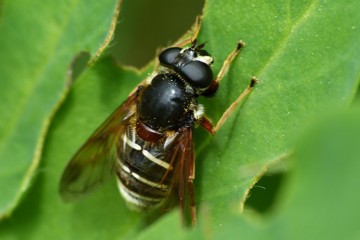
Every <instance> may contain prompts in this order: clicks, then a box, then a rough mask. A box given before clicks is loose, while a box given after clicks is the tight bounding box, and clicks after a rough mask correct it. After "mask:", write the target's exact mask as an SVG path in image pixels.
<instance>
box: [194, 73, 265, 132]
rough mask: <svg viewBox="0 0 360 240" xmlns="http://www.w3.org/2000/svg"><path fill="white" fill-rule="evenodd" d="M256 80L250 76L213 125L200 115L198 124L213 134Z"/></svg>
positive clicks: (249, 90)
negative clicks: (244, 86)
mask: <svg viewBox="0 0 360 240" xmlns="http://www.w3.org/2000/svg"><path fill="white" fill-rule="evenodd" d="M257 82H258V80H257V79H256V78H255V77H253V78H251V81H250V85H249V86H248V87H247V88H246V89H245V90H244V91H243V92H242V93H241V94H240V96H239V97H238V98H237V99H236V100H235V101H234V102H233V103H232V104H231V105H230V106H229V107H228V108H227V109H226V110H225V112H224V113H223V115H222V116H221V118H220V119H219V121H218V122H217V123H216V125H215V126H214V125H213V124H212V123H211V121H210V120H209V119H208V118H207V117H206V116H202V117H201V118H200V119H199V120H198V122H199V123H200V125H201V126H202V127H203V128H204V129H205V130H207V131H208V132H209V133H211V134H213V135H214V134H215V133H216V132H217V131H218V130H219V129H220V128H221V126H222V125H223V124H224V123H225V122H226V120H227V119H228V118H229V117H230V115H231V114H232V113H233V112H234V110H235V109H236V107H237V106H238V105H239V103H240V102H241V101H242V100H243V99H244V98H245V97H246V96H247V95H249V93H250V92H251V90H252V89H253V88H254V86H255V84H256V83H257Z"/></svg>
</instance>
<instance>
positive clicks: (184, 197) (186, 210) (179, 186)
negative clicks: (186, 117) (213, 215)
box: [168, 128, 196, 225]
mask: <svg viewBox="0 0 360 240" xmlns="http://www.w3.org/2000/svg"><path fill="white" fill-rule="evenodd" d="M171 152H172V156H169V157H171V158H173V159H174V161H172V162H174V163H176V164H175V166H174V174H173V182H172V187H171V192H170V195H171V196H169V200H168V201H169V202H170V201H174V198H175V200H176V202H178V203H179V204H180V210H181V213H182V218H183V221H184V223H185V224H187V223H188V221H187V219H188V218H190V220H191V225H195V223H196V206H195V192H194V184H193V180H194V178H195V156H194V144H193V141H192V129H191V128H186V129H182V130H180V132H179V136H178V138H177V142H176V144H175V145H174V149H173V151H171ZM168 204H169V203H168Z"/></svg>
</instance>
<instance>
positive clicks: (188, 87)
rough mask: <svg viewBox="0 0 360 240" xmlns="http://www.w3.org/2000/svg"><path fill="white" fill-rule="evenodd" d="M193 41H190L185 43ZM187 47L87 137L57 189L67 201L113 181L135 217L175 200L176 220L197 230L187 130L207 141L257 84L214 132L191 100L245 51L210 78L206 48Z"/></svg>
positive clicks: (168, 54) (172, 53)
mask: <svg viewBox="0 0 360 240" xmlns="http://www.w3.org/2000/svg"><path fill="white" fill-rule="evenodd" d="M192 39H195V38H192ZM192 39H189V40H187V41H184V42H183V43H182V44H181V45H185V44H186V45H187V44H189V43H190V44H191V45H190V46H189V47H182V46H176V47H170V48H167V49H165V50H164V51H162V52H161V53H160V55H159V62H160V67H159V69H158V70H156V71H154V73H153V74H151V75H149V77H148V78H147V79H145V80H144V81H143V82H142V83H140V84H139V85H138V87H137V88H136V90H134V91H133V92H132V93H131V94H130V95H129V97H128V99H127V100H126V101H125V102H124V103H123V104H122V105H120V107H118V108H117V109H116V110H115V111H114V112H113V113H112V114H111V115H110V117H109V118H108V119H107V120H106V121H105V122H104V123H103V124H102V125H101V126H100V127H99V128H98V129H97V130H96V131H95V132H94V133H93V134H92V135H91V136H90V138H89V139H88V140H87V142H85V144H84V145H83V146H82V147H81V148H80V149H79V150H78V152H77V153H76V154H75V155H74V156H73V158H72V159H71V161H70V162H69V163H68V165H67V167H66V169H65V171H64V173H63V175H62V178H61V184H60V193H61V196H62V198H63V199H64V200H65V201H67V200H71V199H72V198H75V197H77V196H78V195H82V194H83V193H86V192H88V191H90V190H92V189H93V188H95V187H96V186H98V185H99V184H100V183H101V182H102V181H103V180H104V179H105V178H106V177H107V176H109V175H111V174H116V175H117V180H118V186H119V190H120V192H121V194H122V196H123V197H124V199H125V200H126V201H127V202H128V204H129V205H130V206H131V207H133V208H135V209H139V210H146V209H151V208H155V207H157V206H159V205H161V204H163V203H164V201H166V199H168V198H169V197H170V196H173V195H175V196H176V197H177V199H178V201H179V204H180V207H181V210H182V214H183V218H184V219H185V214H186V213H188V214H190V217H191V223H192V224H193V225H194V224H195V223H196V208H195V197H194V185H193V180H194V178H195V165H194V164H195V158H194V145H193V142H192V129H193V127H194V126H195V125H200V126H201V127H203V128H204V129H205V130H207V131H208V132H210V133H211V134H214V133H216V131H217V130H218V129H219V128H220V127H221V126H222V125H223V123H224V122H225V120H226V119H227V118H228V116H229V115H230V114H231V113H232V112H233V110H234V109H235V108H236V106H237V105H238V104H239V103H240V102H241V100H242V99H243V98H244V97H245V96H246V95H247V94H248V93H249V92H250V91H251V89H252V88H253V87H254V85H255V83H256V79H255V78H252V79H251V83H250V85H249V86H248V87H247V88H246V89H245V90H244V92H243V93H242V94H241V95H240V96H239V97H238V98H237V99H236V100H235V101H234V102H233V103H232V104H231V106H230V107H229V108H228V109H227V110H226V111H225V112H224V114H223V115H222V117H221V118H220V120H219V121H218V123H217V124H216V125H213V124H212V123H211V121H210V120H209V119H208V118H207V117H206V116H205V115H204V108H203V106H202V105H201V104H199V103H198V97H199V96H204V97H209V96H213V95H214V94H215V93H216V91H217V89H218V86H219V83H220V81H221V79H222V78H223V77H224V75H225V74H226V72H227V70H228V68H229V66H230V64H231V62H232V61H233V60H234V58H235V57H236V55H237V54H238V53H239V51H240V49H241V48H242V47H243V46H244V43H243V42H241V41H240V42H239V43H238V44H237V46H236V48H235V49H234V50H233V51H232V52H231V53H230V54H229V56H228V57H227V59H226V60H225V61H224V63H223V66H222V68H221V70H220V72H219V73H218V75H217V77H216V78H213V72H212V70H211V68H210V66H211V65H212V63H213V58H212V57H211V55H210V54H209V53H208V52H206V51H205V50H204V46H205V44H200V45H197V41H196V39H195V40H192Z"/></svg>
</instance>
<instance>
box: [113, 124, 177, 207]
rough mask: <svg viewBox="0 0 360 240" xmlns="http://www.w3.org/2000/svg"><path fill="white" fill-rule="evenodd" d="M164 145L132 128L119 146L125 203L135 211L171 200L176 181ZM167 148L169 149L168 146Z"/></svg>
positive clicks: (120, 176)
mask: <svg viewBox="0 0 360 240" xmlns="http://www.w3.org/2000/svg"><path fill="white" fill-rule="evenodd" d="M167 142H168V143H167V144H164V143H160V142H159V143H158V144H156V143H155V144H154V143H149V142H146V141H143V140H142V139H140V138H139V137H136V135H135V129H134V128H133V126H131V125H129V126H128V127H127V129H126V131H125V132H124V134H123V135H122V136H121V139H120V141H119V145H118V153H119V155H118V156H119V158H118V170H117V175H118V180H119V181H118V183H119V188H120V192H121V194H122V195H123V197H124V198H125V200H126V201H127V202H128V203H129V204H130V205H131V206H132V207H134V208H136V209H139V210H143V209H148V208H151V207H155V206H157V205H159V204H161V203H162V201H163V200H164V199H165V198H166V197H167V196H168V193H169V190H170V189H169V186H170V183H171V177H172V166H171V165H170V161H171V158H169V157H167V156H168V154H169V153H168V152H167V149H166V148H167V146H169V145H172V144H171V143H170V144H169V141H167ZM165 145H166V146H165Z"/></svg>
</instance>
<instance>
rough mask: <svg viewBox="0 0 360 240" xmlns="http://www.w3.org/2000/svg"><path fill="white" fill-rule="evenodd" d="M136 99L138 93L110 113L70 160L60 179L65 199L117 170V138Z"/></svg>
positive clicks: (87, 190) (76, 194)
mask: <svg viewBox="0 0 360 240" xmlns="http://www.w3.org/2000/svg"><path fill="white" fill-rule="evenodd" d="M135 103H136V93H134V94H132V95H131V96H130V97H129V98H128V99H127V100H126V101H125V102H124V103H123V104H122V105H121V106H120V107H118V108H117V109H116V110H115V111H114V112H113V113H112V114H111V115H110V117H109V118H108V119H107V120H106V121H105V122H104V123H103V124H102V125H101V126H100V127H99V128H98V129H97V130H96V131H95V132H94V133H93V134H92V135H91V136H90V138H89V139H88V140H87V141H86V142H85V144H84V145H83V146H82V147H81V148H80V149H79V150H78V152H77V153H76V154H75V155H74V156H73V158H72V159H71V160H70V162H69V163H68V165H67V166H66V168H65V170H64V172H63V175H62V177H61V182H60V194H61V197H62V198H63V200H64V201H69V200H72V199H74V198H77V197H79V196H80V195H82V194H84V193H87V192H89V191H91V190H93V189H94V188H96V187H97V186H98V185H100V184H101V183H102V182H104V180H105V179H106V178H107V177H109V176H111V175H112V174H114V173H115V166H116V156H117V153H116V142H117V141H118V140H119V136H121V134H122V133H123V132H124V130H125V127H126V125H127V124H128V120H129V116H130V115H131V114H132V112H133V109H134V105H135Z"/></svg>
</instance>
